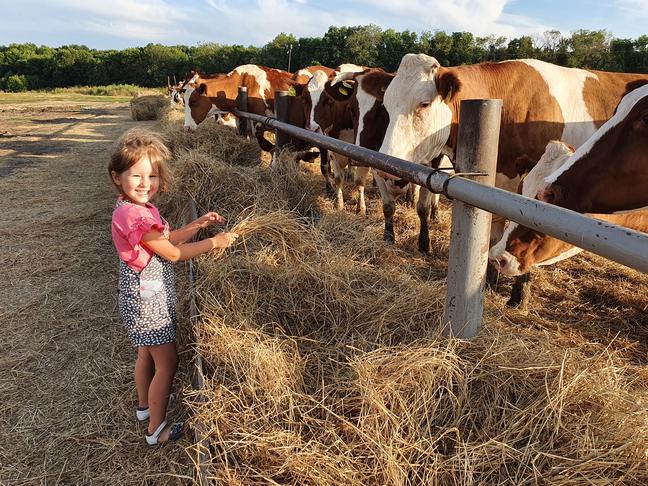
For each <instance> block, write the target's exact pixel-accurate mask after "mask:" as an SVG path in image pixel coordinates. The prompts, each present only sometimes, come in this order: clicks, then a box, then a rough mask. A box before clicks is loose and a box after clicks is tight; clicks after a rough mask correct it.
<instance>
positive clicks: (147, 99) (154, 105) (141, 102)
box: [130, 95, 168, 121]
mask: <svg viewBox="0 0 648 486" xmlns="http://www.w3.org/2000/svg"><path fill="white" fill-rule="evenodd" d="M166 105H168V102H167V99H166V98H165V97H164V96H162V95H144V96H138V95H135V96H133V98H132V99H131V100H130V109H131V116H132V118H133V120H135V121H142V120H157V119H158V117H159V114H160V111H161V110H162V108H164V107H165V106H166Z"/></svg>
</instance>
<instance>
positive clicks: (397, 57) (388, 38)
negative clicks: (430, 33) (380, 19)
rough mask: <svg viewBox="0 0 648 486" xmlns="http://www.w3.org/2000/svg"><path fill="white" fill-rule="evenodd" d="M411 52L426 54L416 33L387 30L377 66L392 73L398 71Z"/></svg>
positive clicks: (384, 33) (379, 51) (383, 37)
mask: <svg viewBox="0 0 648 486" xmlns="http://www.w3.org/2000/svg"><path fill="white" fill-rule="evenodd" d="M410 52H425V50H424V49H422V48H421V45H420V44H419V42H418V40H417V35H416V33H415V32H411V31H409V30H406V31H404V32H396V31H395V30H394V29H387V30H386V31H384V32H383V33H382V43H381V44H380V48H379V50H378V59H377V63H376V64H375V65H377V66H380V67H382V68H384V69H385V70H387V71H390V72H393V71H396V69H398V66H399V64H400V62H401V59H402V58H403V56H404V55H405V54H408V53H410Z"/></svg>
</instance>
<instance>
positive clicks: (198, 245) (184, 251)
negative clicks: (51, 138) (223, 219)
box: [142, 225, 238, 262]
mask: <svg viewBox="0 0 648 486" xmlns="http://www.w3.org/2000/svg"><path fill="white" fill-rule="evenodd" d="M187 226H189V225H187ZM236 238H238V234H236V233H218V234H217V235H215V236H212V237H211V238H205V239H204V240H200V241H196V242H194V243H180V244H177V245H175V244H173V243H172V242H171V241H170V240H169V239H167V238H165V237H164V235H163V234H162V233H160V232H159V231H156V230H151V231H149V232H148V233H145V234H144V235H142V243H144V244H145V245H146V247H147V248H149V249H150V250H151V251H153V252H154V253H156V254H157V255H159V256H161V257H162V258H164V259H165V260H169V261H171V262H178V261H183V260H189V259H190V258H193V257H196V256H198V255H200V254H202V253H205V252H208V251H210V250H213V249H214V248H227V247H228V246H230V245H232V243H234V241H235V240H236Z"/></svg>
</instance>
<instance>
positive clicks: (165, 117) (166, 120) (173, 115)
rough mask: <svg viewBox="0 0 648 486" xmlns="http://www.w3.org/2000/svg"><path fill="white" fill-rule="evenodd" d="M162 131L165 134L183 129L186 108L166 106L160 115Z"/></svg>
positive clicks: (175, 105)
mask: <svg viewBox="0 0 648 486" xmlns="http://www.w3.org/2000/svg"><path fill="white" fill-rule="evenodd" d="M158 119H159V120H160V129H161V130H162V131H163V132H167V131H169V130H173V129H174V128H177V127H182V124H183V122H184V106H180V105H178V104H171V103H168V104H166V105H165V106H164V107H163V108H162V109H161V110H160V111H159V113H158Z"/></svg>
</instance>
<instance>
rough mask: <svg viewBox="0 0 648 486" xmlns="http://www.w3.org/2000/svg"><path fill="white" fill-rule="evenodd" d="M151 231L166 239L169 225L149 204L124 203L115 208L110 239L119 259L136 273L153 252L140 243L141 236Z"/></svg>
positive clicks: (143, 266)
mask: <svg viewBox="0 0 648 486" xmlns="http://www.w3.org/2000/svg"><path fill="white" fill-rule="evenodd" d="M152 229H155V230H157V231H159V232H160V233H162V234H164V235H165V236H167V237H168V235H169V224H168V223H167V222H166V221H165V220H164V219H163V218H162V216H160V213H159V211H158V210H157V208H156V207H155V206H153V205H152V204H150V203H147V204H146V207H144V206H140V205H138V204H132V203H126V204H121V205H119V206H117V207H116V208H115V210H114V211H113V215H112V238H113V243H114V244H115V248H116V249H117V254H118V255H119V258H120V259H121V260H122V261H123V262H124V263H125V264H126V265H128V266H129V267H130V268H132V269H133V270H135V271H136V272H141V271H142V270H144V268H145V267H146V265H148V264H149V262H150V261H151V258H153V255H154V252H153V251H151V250H150V249H148V248H147V247H146V246H144V245H143V244H142V243H141V240H142V235H144V234H145V233H148V232H149V231H151V230H152Z"/></svg>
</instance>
